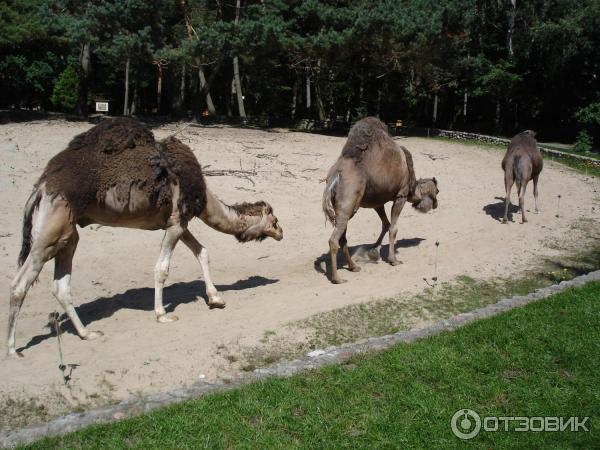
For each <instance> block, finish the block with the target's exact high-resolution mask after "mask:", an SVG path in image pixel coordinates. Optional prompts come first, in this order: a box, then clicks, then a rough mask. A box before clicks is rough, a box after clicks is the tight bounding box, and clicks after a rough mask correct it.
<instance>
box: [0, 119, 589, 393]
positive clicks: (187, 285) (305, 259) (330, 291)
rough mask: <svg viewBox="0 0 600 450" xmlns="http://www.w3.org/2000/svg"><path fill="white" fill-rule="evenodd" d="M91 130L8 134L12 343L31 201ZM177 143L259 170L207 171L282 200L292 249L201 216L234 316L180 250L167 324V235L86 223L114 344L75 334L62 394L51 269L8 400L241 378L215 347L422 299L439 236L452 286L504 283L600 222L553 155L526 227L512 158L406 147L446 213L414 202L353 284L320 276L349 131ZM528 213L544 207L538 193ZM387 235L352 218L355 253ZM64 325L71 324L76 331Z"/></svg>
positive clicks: (84, 291) (102, 317)
mask: <svg viewBox="0 0 600 450" xmlns="http://www.w3.org/2000/svg"><path fill="white" fill-rule="evenodd" d="M90 127H91V125H90V124H86V123H70V122H64V121H50V122H47V121H40V122H30V123H22V124H9V125H2V126H0V150H1V154H2V157H3V164H2V165H1V166H0V187H1V189H0V195H1V196H2V201H1V202H0V262H1V264H0V267H1V269H0V270H1V272H0V276H1V278H2V280H3V282H2V284H3V285H4V292H5V296H4V306H3V309H2V310H0V311H1V314H0V336H1V337H2V339H4V336H6V320H7V315H8V285H9V283H10V280H11V279H12V277H13V276H14V274H15V270H16V259H17V254H18V250H19V248H20V241H21V235H20V233H21V220H22V209H23V206H24V204H25V201H26V199H27V197H28V195H29V193H30V190H31V187H32V185H33V183H34V181H35V180H36V178H37V177H38V176H39V174H40V173H41V171H42V169H43V167H44V166H45V164H46V162H47V160H48V159H49V158H50V157H51V156H53V155H54V154H55V153H57V152H58V151H60V150H62V149H63V148H64V147H65V146H66V144H67V143H68V142H69V141H70V140H71V138H73V136H75V135H76V134H78V133H80V132H83V131H85V130H87V129H88V128H90ZM179 127H181V126H180V125H177V124H169V125H165V126H162V127H160V128H158V129H156V130H154V131H155V134H156V136H157V137H158V138H163V137H166V136H168V135H169V134H171V133H172V132H173V131H175V130H176V129H178V128H179ZM178 137H179V138H180V139H182V140H183V141H184V142H185V143H186V144H188V145H189V146H190V147H191V148H192V149H193V151H194V153H195V154H196V156H197V157H198V159H199V161H200V162H201V164H202V165H203V166H204V167H208V169H240V168H243V169H246V170H251V169H255V170H256V172H257V175H256V176H253V177H252V180H253V182H254V183H255V184H253V183H252V182H251V181H249V180H247V179H243V178H237V177H231V176H221V177H209V178H207V183H208V185H209V187H210V188H211V189H212V190H213V192H215V193H216V194H217V195H218V196H219V197H220V198H221V199H222V200H223V201H225V202H226V203H234V202H238V201H255V200H261V199H262V200H266V201H268V202H269V203H271V205H272V206H273V208H274V210H275V214H276V215H277V216H278V218H279V220H280V222H281V224H282V227H283V230H284V239H283V241H281V242H276V241H273V240H266V241H264V242H263V243H249V244H239V243H238V242H237V241H236V240H235V239H234V238H233V237H231V236H227V235H224V234H220V233H218V232H216V231H213V230H211V229H209V228H208V227H206V226H205V225H204V224H203V223H201V222H200V221H199V220H195V221H194V222H193V223H192V224H191V226H190V229H191V231H192V232H193V233H194V235H195V236H196V237H197V238H198V240H199V241H200V242H202V243H203V244H204V245H205V246H206V247H207V248H208V250H209V254H210V260H211V270H212V276H213V280H214V281H215V283H216V285H217V288H218V289H219V290H220V291H221V293H222V298H223V299H224V300H225V301H226V302H227V307H226V308H225V309H224V310H209V309H208V307H207V306H206V305H205V303H204V301H203V300H202V299H201V301H197V300H198V298H199V297H202V296H204V295H205V293H204V284H203V282H202V281H200V267H199V266H198V264H197V262H196V260H195V259H194V258H193V256H192V254H191V253H190V252H189V251H188V249H187V248H186V247H185V246H184V245H179V246H178V247H177V249H176V251H175V255H174V257H173V260H172V266H171V272H170V276H169V279H168V281H167V286H168V287H167V288H166V289H165V303H167V304H169V307H168V308H167V310H168V311H170V312H171V311H174V312H175V314H177V315H178V316H179V318H180V320H179V321H178V322H175V323H171V324H159V323H157V322H156V321H155V318H154V313H153V283H154V281H153V280H154V278H153V277H154V275H153V268H154V264H155V262H156V258H157V256H158V251H159V245H160V241H161V239H162V232H161V231H141V230H130V229H118V228H109V227H97V226H95V225H94V226H90V227H87V228H85V229H83V230H80V238H81V239H80V243H79V247H78V249H77V253H76V255H75V261H74V271H73V295H74V299H75V303H76V305H78V311H79V313H80V316H81V318H82V320H83V322H84V323H85V324H87V325H88V326H89V327H90V329H91V330H101V331H103V332H104V333H105V335H104V337H102V338H101V339H99V340H95V341H92V342H86V341H82V340H80V339H79V338H78V337H77V336H76V335H74V334H73V333H72V332H70V331H67V332H66V334H65V335H64V337H63V351H64V359H65V362H68V363H77V364H79V365H80V366H79V367H77V368H76V370H75V371H74V373H73V379H72V381H71V387H70V388H66V387H64V386H62V380H61V376H60V372H59V370H58V369H57V366H58V346H57V339H56V337H55V336H52V335H51V333H50V332H49V329H48V328H46V327H45V325H46V323H47V317H48V314H49V313H50V312H52V311H59V312H61V313H62V311H60V310H59V305H58V302H57V301H56V300H55V299H54V298H53V296H52V294H51V291H50V286H51V279H52V271H53V263H52V262H51V263H49V264H47V265H46V266H45V268H44V270H43V271H42V274H41V276H40V282H39V283H37V284H36V285H35V286H34V287H33V288H32V289H31V290H30V292H29V295H28V296H27V298H26V300H25V304H24V307H23V310H22V314H21V317H20V320H19V324H18V329H17V347H20V348H21V349H22V352H23V355H24V356H25V357H24V358H21V359H7V358H6V357H4V356H3V355H4V352H5V349H3V350H2V356H0V358H1V359H0V361H1V362H0V380H2V381H0V398H8V397H12V398H19V397H23V398H24V397H30V396H33V397H36V398H40V399H43V398H46V397H47V398H51V396H52V395H64V396H65V397H70V398H72V399H74V402H75V403H76V402H80V403H84V404H85V403H90V402H92V403H93V402H94V399H96V400H97V401H98V402H101V401H102V399H111V400H115V399H121V398H125V397H128V396H129V395H131V394H140V393H145V392H151V391H157V390H167V389H170V388H174V387H177V386H182V385H186V384H191V383H193V382H194V381H195V380H197V379H198V377H201V376H204V377H206V379H211V378H215V377H219V376H221V377H223V376H227V375H228V370H230V369H228V367H229V366H228V364H227V361H225V360H224V357H223V355H221V354H219V353H218V351H217V350H218V348H220V347H223V346H237V347H238V348H239V346H242V347H243V346H252V345H255V344H257V343H258V342H259V341H260V340H261V338H262V337H263V336H264V333H265V331H266V330H272V331H275V332H277V330H279V329H281V328H282V327H283V326H284V325H285V324H286V323H289V322H290V321H295V320H299V319H304V318H307V317H309V316H311V315H312V314H315V313H318V312H322V311H327V310H331V309H334V308H339V307H342V306H345V305H349V304H355V303H359V302H367V301H369V300H373V299H377V298H382V297H387V296H393V295H395V294H398V293H400V292H407V291H408V292H418V291H421V290H422V289H423V288H424V287H425V284H424V282H423V277H431V276H433V271H434V267H433V263H434V255H435V245H434V244H435V242H436V241H439V242H440V247H439V256H438V273H437V274H438V276H439V278H440V280H441V281H449V280H452V279H453V278H455V277H456V276H458V275H469V276H471V277H473V278H491V277H496V276H507V275H510V274H512V273H520V272H521V271H522V270H523V269H524V268H526V267H527V266H528V265H530V264H532V263H534V262H536V261H538V260H539V259H540V256H553V255H555V254H556V252H557V250H553V249H551V248H549V247H548V246H547V245H546V243H547V242H550V241H554V242H562V243H564V242H571V243H574V242H577V239H578V238H579V236H577V235H576V234H575V233H574V232H573V231H572V226H573V225H574V224H575V223H577V222H578V221H581V219H582V218H586V219H587V222H588V223H592V222H590V220H593V221H594V222H595V223H597V222H598V221H600V207H599V204H600V201H599V197H600V194H599V192H600V189H599V185H598V182H597V180H594V179H593V178H591V177H586V176H585V175H582V174H578V173H576V172H573V171H571V170H570V169H568V168H566V167H565V166H562V165H560V164H557V163H554V162H552V161H546V162H545V168H544V171H543V172H542V175H541V178H540V200H541V202H540V203H541V207H542V213H541V214H539V215H535V214H533V213H530V214H529V217H528V218H529V221H530V222H529V223H528V224H526V225H521V224H520V223H518V222H520V216H518V215H516V214H515V215H514V219H515V220H516V222H513V223H510V224H509V225H501V224H500V223H499V221H498V218H499V215H500V214H502V206H501V203H502V197H503V181H502V180H503V178H502V171H501V169H500V161H501V158H502V152H501V151H498V150H494V149H488V148H480V147H475V146H466V145H461V144H458V143H449V142H444V141H435V140H426V139H417V138H408V139H401V141H402V143H403V144H404V145H405V146H406V147H408V148H409V150H411V152H412V154H413V158H414V160H415V168H416V172H417V176H421V177H430V176H433V175H435V176H436V177H437V178H438V180H439V182H440V194H439V197H438V199H439V204H440V206H439V208H438V209H437V210H435V211H433V212H431V213H429V214H427V215H422V214H419V213H417V212H416V211H414V210H413V209H412V208H411V207H410V205H408V206H406V207H405V208H404V211H403V212H402V215H401V217H400V228H399V232H398V239H399V242H398V245H397V246H398V256H399V258H400V259H401V260H403V261H404V264H403V265H400V266H398V267H391V266H390V265H388V264H386V263H384V262H379V263H377V264H365V263H364V262H361V261H360V260H359V261H358V262H359V263H360V264H361V265H362V266H363V270H362V271H361V272H360V273H350V272H348V271H346V270H342V271H341V272H340V274H341V275H342V277H343V278H346V279H347V280H348V283H346V284H344V285H340V286H334V285H332V284H330V283H329V281H328V280H327V279H326V277H325V276H324V274H323V273H322V269H324V267H325V266H324V263H323V261H324V257H325V254H326V251H327V250H328V243H327V241H328V238H329V235H330V233H331V227H330V226H326V225H325V219H324V217H323V214H322V211H321V194H322V190H323V186H324V184H323V183H321V181H320V180H321V179H322V178H323V177H324V176H325V174H326V171H327V169H328V168H329V167H330V165H331V164H332V163H333V162H334V161H335V159H336V158H337V156H338V155H339V153H340V151H341V148H342V146H343V143H344V141H345V139H344V138H339V137H327V136H321V135H314V134H304V133H295V132H288V131H286V130H270V131H264V130H253V129H237V128H231V127H223V126H215V127H189V128H187V129H186V130H184V131H183V132H182V133H181V134H179V135H178ZM559 194H560V195H561V196H562V198H561V199H560V211H558V210H557V201H558V199H557V196H558V195H559ZM513 198H514V191H513ZM514 200H516V198H514ZM526 206H527V209H531V210H533V196H532V186H531V185H530V186H529V192H528V193H527V198H526ZM388 213H389V207H388ZM557 213H558V214H559V217H558V218H557V217H555V215H556V214H557ZM379 230H380V222H379V219H378V218H377V215H376V213H375V212H374V211H371V210H360V211H359V212H358V214H357V215H356V216H355V217H354V218H353V220H352V221H351V222H350V225H349V230H348V239H349V243H350V245H351V246H353V247H356V246H359V245H362V244H369V243H372V242H373V241H374V240H375V238H376V237H377V235H378V233H379ZM384 243H387V238H386V240H385V241H384ZM340 258H341V255H340ZM65 328H66V329H67V330H70V327H69V326H68V325H67V324H65ZM3 348H4V343H3Z"/></svg>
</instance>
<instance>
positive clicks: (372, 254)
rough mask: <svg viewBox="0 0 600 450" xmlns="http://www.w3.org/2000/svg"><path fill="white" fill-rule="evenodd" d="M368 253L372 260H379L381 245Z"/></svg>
mask: <svg viewBox="0 0 600 450" xmlns="http://www.w3.org/2000/svg"><path fill="white" fill-rule="evenodd" d="M367 255H368V256H369V259H370V260H371V261H377V260H378V259H379V247H376V248H372V249H371V250H369V251H368V252H367Z"/></svg>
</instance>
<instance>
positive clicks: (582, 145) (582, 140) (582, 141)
mask: <svg viewBox="0 0 600 450" xmlns="http://www.w3.org/2000/svg"><path fill="white" fill-rule="evenodd" d="M591 148H592V137H591V136H590V135H589V133H588V132H587V131H585V130H583V131H580V132H579V134H578V135H577V139H576V140H575V144H574V145H573V150H575V151H576V152H589V151H590V150H591Z"/></svg>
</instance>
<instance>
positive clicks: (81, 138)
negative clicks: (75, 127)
mask: <svg viewBox="0 0 600 450" xmlns="http://www.w3.org/2000/svg"><path fill="white" fill-rule="evenodd" d="M173 183H174V184H178V185H179V189H180V198H179V201H178V207H179V211H180V213H181V215H182V218H183V219H184V220H190V219H191V218H192V217H194V216H196V215H198V214H200V213H201V212H202V210H203V209H204V206H205V205H206V197H205V195H206V194H205V183H204V178H203V176H202V170H201V168H200V164H198V160H197V159H196V157H195V156H194V154H193V153H192V151H191V150H190V149H189V147H187V146H186V145H184V144H183V143H181V142H180V141H179V140H177V139H175V138H173V137H171V138H168V139H167V140H165V141H164V142H161V143H157V142H155V141H154V137H153V136H152V133H151V132H150V130H148V129H147V128H146V127H145V126H144V125H143V124H141V123H140V122H138V121H135V120H133V119H130V118H116V119H108V120H104V121H103V122H101V123H100V124H99V125H97V126H95V127H94V128H92V129H90V130H89V131H87V132H85V133H83V134H80V135H78V136H76V137H75V138H74V139H73V140H72V141H71V142H70V143H69V145H68V147H67V149H66V150H63V151H62V152H60V153H59V154H57V155H56V156H54V157H53V158H52V159H51V160H50V161H49V162H48V165H47V166H46V169H45V170H44V172H43V173H42V175H41V177H40V179H39V181H38V182H37V183H36V189H37V187H38V186H40V185H41V184H45V185H46V190H47V192H48V194H49V195H51V196H55V195H58V194H60V195H62V196H63V197H64V198H65V200H67V201H68V202H69V205H70V208H71V211H72V213H73V215H74V219H75V222H76V223H77V224H79V225H80V226H85V225H87V224H89V223H93V220H91V219H90V218H88V217H86V215H85V212H86V209H87V207H88V205H89V204H90V203H93V202H97V203H99V204H104V203H105V200H106V195H107V192H108V191H109V190H111V189H112V190H114V193H115V197H116V202H117V203H118V204H120V205H128V204H129V203H130V200H131V193H132V189H133V188H135V189H136V190H139V191H141V193H142V194H143V195H145V196H146V197H147V198H148V201H149V203H150V205H151V206H152V207H155V208H159V207H161V206H164V205H168V204H170V202H171V200H172V199H171V187H170V186H171V184H173Z"/></svg>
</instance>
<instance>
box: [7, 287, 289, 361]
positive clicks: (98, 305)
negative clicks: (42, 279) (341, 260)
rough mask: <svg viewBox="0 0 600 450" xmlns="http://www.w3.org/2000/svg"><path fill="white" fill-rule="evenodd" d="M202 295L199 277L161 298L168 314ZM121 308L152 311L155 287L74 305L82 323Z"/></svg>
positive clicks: (66, 323)
mask: <svg viewBox="0 0 600 450" xmlns="http://www.w3.org/2000/svg"><path fill="white" fill-rule="evenodd" d="M277 282H279V280H276V279H271V278H265V277H261V276H252V277H249V278H247V279H245V280H238V281H236V282H235V283H233V284H221V285H218V284H217V285H216V288H217V290H218V291H219V292H220V293H222V292H227V291H242V290H245V289H252V288H255V287H259V286H267V285H269V284H273V283H277ZM199 298H202V299H203V300H204V302H206V303H208V297H207V295H206V285H205V284H204V281H202V280H195V281H190V282H181V283H175V284H172V285H170V286H168V287H165V288H164V289H163V299H164V305H165V310H166V311H167V312H168V313H170V312H173V311H174V310H175V308H177V306H179V305H182V304H186V303H192V302H195V301H197V300H198V299H199ZM121 309H134V310H139V311H154V288H150V287H144V288H135V289H129V290H127V291H125V292H123V293H121V294H116V295H113V296H112V297H100V298H97V299H95V300H92V301H91V302H88V303H84V304H82V305H80V306H78V307H77V314H79V317H80V319H81V321H82V322H83V324H84V325H86V326H88V325H89V324H91V323H94V322H97V321H99V320H102V319H105V318H107V317H111V316H112V315H113V314H115V313H116V312H117V311H119V310H121ZM59 321H60V323H61V329H62V331H63V333H70V334H75V335H76V334H77V332H76V331H75V327H73V324H72V323H71V321H70V320H69V318H68V316H67V315H66V313H62V314H61V316H60V318H59ZM55 336H56V331H55V330H54V329H49V330H48V333H47V334H40V335H37V336H34V337H33V338H31V340H30V341H29V342H28V343H27V344H26V345H25V346H24V347H22V348H20V349H18V351H19V352H21V351H23V350H27V349H28V348H31V347H34V346H36V345H38V344H39V343H41V342H43V341H45V340H46V339H50V338H52V337H55Z"/></svg>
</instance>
